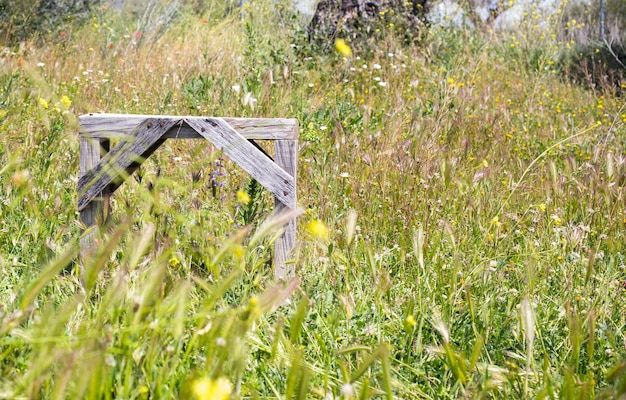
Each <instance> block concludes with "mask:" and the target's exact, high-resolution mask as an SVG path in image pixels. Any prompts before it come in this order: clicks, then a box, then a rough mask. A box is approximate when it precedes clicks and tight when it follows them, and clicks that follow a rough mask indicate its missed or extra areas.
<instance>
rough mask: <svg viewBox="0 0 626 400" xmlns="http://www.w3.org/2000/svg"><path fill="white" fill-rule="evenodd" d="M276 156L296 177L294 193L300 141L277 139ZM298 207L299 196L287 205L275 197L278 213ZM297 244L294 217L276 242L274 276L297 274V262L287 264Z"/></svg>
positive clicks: (282, 276) (284, 277)
mask: <svg viewBox="0 0 626 400" xmlns="http://www.w3.org/2000/svg"><path fill="white" fill-rule="evenodd" d="M274 143H275V144H274V148H275V150H276V156H275V158H274V162H275V163H276V164H277V165H278V166H279V167H281V168H282V169H284V170H285V172H287V173H288V174H289V175H291V176H293V177H294V180H293V182H294V193H297V191H296V181H297V180H296V173H297V166H298V141H297V140H276V141H275V142H274ZM296 207H297V196H296V195H294V197H293V203H292V204H289V205H286V204H284V203H282V202H281V201H279V200H278V198H276V197H275V198H274V210H275V213H276V214H280V213H281V212H283V211H285V210H287V209H291V210H295V209H296ZM295 246H296V219H295V218H292V219H291V220H290V221H289V222H288V223H287V225H286V226H285V232H284V233H283V234H282V236H281V237H280V238H278V239H277V240H276V242H275V244H274V278H276V279H277V280H286V279H289V278H292V277H294V276H295V273H296V268H295V264H293V263H291V264H287V262H288V261H289V260H290V259H293V257H294V250H295Z"/></svg>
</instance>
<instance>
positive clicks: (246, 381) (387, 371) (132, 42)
mask: <svg viewBox="0 0 626 400" xmlns="http://www.w3.org/2000/svg"><path fill="white" fill-rule="evenodd" d="M197 3H198V4H200V3H201V2H197ZM216 4H217V3H216ZM192 5H195V3H194V4H192ZM270 6H271V4H270V3H265V2H249V5H248V6H247V8H245V13H244V21H243V22H241V21H240V15H239V14H237V15H236V17H235V16H233V14H232V13H231V14H228V13H225V12H224V9H223V8H220V7H218V6H215V8H213V9H211V8H209V7H207V8H206V9H205V11H204V13H203V12H198V11H197V10H191V11H189V12H187V13H186V14H183V13H180V14H177V16H176V18H172V19H167V21H168V22H167V24H166V25H167V26H166V28H163V29H161V28H158V29H157V28H154V29H153V30H152V31H151V32H155V34H154V36H150V35H148V33H147V32H149V31H150V30H149V29H147V28H145V27H147V26H152V25H151V23H148V24H144V25H138V24H141V23H142V22H141V21H139V20H137V21H134V20H132V19H129V18H130V17H129V16H128V15H121V14H118V13H116V12H112V11H106V10H101V12H100V13H99V14H98V16H97V18H96V19H95V20H93V21H90V23H89V24H86V25H83V26H80V25H76V26H73V27H72V29H69V30H68V31H67V36H66V39H65V41H64V42H59V43H58V42H54V41H52V42H50V44H47V45H41V46H39V47H36V46H30V45H29V47H28V48H24V49H21V50H19V49H16V51H15V52H11V51H10V50H7V51H5V52H3V53H2V54H1V55H0V57H1V59H0V287H2V288H3V290H2V291H1V292H0V397H2V396H4V397H11V398H14V397H37V398H61V397H63V398H66V397H67V398H96V397H97V398H100V397H116V398H117V397H120V398H121V397H124V398H194V397H195V398H212V397H211V396H213V398H215V397H218V398H227V397H228V394H229V393H231V392H232V397H233V398H331V397H332V398H341V397H343V398H362V399H368V398H459V397H464V398H480V397H487V398H533V397H543V398H545V397H549V398H572V397H576V398H596V397H598V398H619V396H623V395H624V392H625V382H626V378H625V376H626V374H625V372H624V371H626V369H625V367H624V363H623V360H624V359H626V351H625V347H624V343H625V337H624V331H625V330H624V327H625V326H626V314H624V311H623V307H622V304H623V302H624V298H625V296H626V289H625V288H624V285H625V279H626V278H625V277H626V272H625V269H624V268H625V267H624V265H626V249H625V246H624V244H625V243H626V240H625V238H624V232H625V229H624V228H625V226H626V214H625V212H624V207H623V196H624V190H623V189H624V183H625V182H626V164H625V163H624V157H623V154H624V153H625V152H624V145H625V144H626V142H625V137H626V135H625V134H624V131H625V129H626V109H625V108H624V102H623V98H622V97H620V96H621V93H620V92H617V91H615V90H614V87H612V86H606V87H603V86H601V85H600V86H596V87H595V88H593V89H589V88H588V87H585V86H578V85H575V84H573V83H572V82H571V81H567V80H565V79H563V75H562V73H563V72H567V71H568V68H571V67H572V65H571V64H569V63H568V61H567V60H570V59H569V58H567V57H566V55H567V52H568V51H569V50H570V49H568V48H567V46H566V45H567V43H566V42H563V41H562V40H561V39H560V37H559V36H558V35H555V36H554V37H552V36H551V35H546V34H543V35H542V33H541V32H525V33H524V34H520V35H517V34H507V35H502V36H494V35H491V34H489V35H487V34H482V33H476V32H474V33H471V32H464V33H463V34H461V35H459V34H456V33H455V34H451V33H450V32H446V31H443V30H439V31H431V32H429V33H427V34H426V35H425V42H423V43H422V44H421V45H420V46H414V45H408V44H406V43H405V42H403V41H399V40H396V39H394V38H393V37H392V36H389V37H386V38H383V39H381V42H380V43H378V45H377V46H376V47H373V48H371V49H369V50H368V51H364V52H361V51H360V50H359V49H358V48H356V47H355V48H353V49H352V55H351V56H344V55H342V54H331V55H329V54H327V53H318V52H317V51H314V50H315V49H314V48H312V47H308V50H307V51H309V53H308V54H306V55H305V54H304V53H305V52H304V51H303V49H305V48H307V46H308V45H307V44H306V43H302V42H300V41H296V40H298V38H301V36H299V34H298V33H297V32H298V31H299V28H298V27H297V26H296V25H295V22H293V21H292V20H291V19H290V18H289V17H288V15H289V13H288V12H287V11H286V10H283V11H281V13H276V14H273V13H271V12H270V11H271V7H270ZM161 11H162V13H163V15H169V14H167V13H166V11H167V10H166V9H163V10H161ZM161 11H158V12H157V11H154V12H153V14H152V15H155V16H156V15H161ZM224 15H226V16H224ZM155 20H158V18H156V17H155V18H147V17H146V19H145V21H155ZM129 21H131V22H129ZM164 21H165V20H164ZM137 26H142V27H143V28H141V30H138V29H137ZM137 32H140V33H141V35H137ZM294 32H295V33H294ZM157 33H158V34H157ZM279 33H280V34H279ZM283 33H284V34H283ZM534 35H536V36H534ZM148 36H150V37H152V38H153V39H151V40H147V37H148ZM142 38H143V40H139V39H142ZM328 44H329V45H330V47H332V46H333V45H334V44H333V43H332V42H329V43H328ZM348 45H350V43H348ZM59 65H63V68H58V66H59ZM99 110H102V111H108V112H134V113H146V114H151V113H163V114H173V115H184V114H194V115H213V116H235V117H242V116H245V117H257V116H262V117H296V118H298V120H299V122H300V134H301V136H300V158H299V165H298V180H297V182H298V197H299V204H300V206H302V207H303V208H305V209H306V215H305V216H303V217H301V218H300V220H299V223H298V226H299V230H298V247H297V252H296V255H295V258H294V260H293V263H294V264H293V265H295V267H296V274H297V280H294V281H290V282H286V283H282V282H281V283H277V282H273V281H272V274H271V270H270V268H271V267H270V265H271V249H272V244H273V240H274V238H275V235H276V232H275V231H274V230H272V229H269V228H267V226H268V225H266V224H263V223H262V221H264V220H265V219H266V218H268V215H269V214H270V210H271V209H272V199H271V196H269V195H268V194H267V193H266V192H265V190H263V189H262V188H261V187H260V185H259V184H258V183H257V182H255V181H254V180H251V179H250V178H249V177H247V176H246V175H245V174H244V173H243V171H241V170H239V168H238V167H237V166H236V165H235V164H233V163H231V162H230V161H229V160H227V159H226V158H224V157H223V154H222V153H221V152H219V151H217V150H216V149H212V148H211V147H210V146H209V145H208V144H207V143H206V142H205V141H197V142H196V141H182V140H181V141H171V142H166V143H165V144H164V145H163V146H162V147H161V148H160V149H159V151H157V152H156V153H155V154H154V155H153V156H151V157H150V159H149V160H147V161H146V162H145V163H144V164H143V165H142V167H141V170H140V173H138V174H135V175H134V179H129V180H128V181H127V182H125V183H124V184H123V185H122V186H121V187H120V189H119V190H118V191H117V192H116V193H115V195H114V196H113V198H112V201H111V203H112V204H111V208H112V213H111V215H110V216H109V222H108V224H106V225H104V226H103V227H102V228H101V229H100V231H99V233H98V236H97V243H98V248H97V251H96V252H95V253H94V254H92V255H90V256H89V257H87V258H86V259H85V260H84V262H83V266H84V267H85V269H86V273H85V274H84V275H82V274H81V272H80V268H79V265H78V251H79V242H80V238H81V235H82V232H81V226H80V223H79V222H78V219H79V216H78V213H77V212H76V209H75V207H76V181H77V179H78V136H77V134H76V132H77V130H78V124H77V121H76V115H80V114H83V113H86V112H96V111H99ZM258 145H259V146H260V147H261V148H262V149H263V151H265V152H267V153H268V154H270V155H271V154H272V148H271V145H268V144H266V143H261V142H259V143H258ZM81 280H83V281H84V282H83V283H82V284H81ZM222 396H224V397H222Z"/></svg>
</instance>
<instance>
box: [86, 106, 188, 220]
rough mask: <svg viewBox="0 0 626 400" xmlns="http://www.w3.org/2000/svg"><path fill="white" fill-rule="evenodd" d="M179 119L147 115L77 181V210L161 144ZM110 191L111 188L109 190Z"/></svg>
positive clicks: (121, 178) (120, 178)
mask: <svg viewBox="0 0 626 400" xmlns="http://www.w3.org/2000/svg"><path fill="white" fill-rule="evenodd" d="M179 122H180V120H175V119H158V118H148V119H146V120H145V121H144V122H142V123H141V124H140V125H139V126H138V127H137V128H136V129H135V131H134V132H133V134H132V135H130V136H129V137H128V140H124V141H122V142H121V143H119V144H118V145H117V146H115V147H114V148H113V149H112V150H111V151H110V152H109V153H107V154H106V155H105V156H104V157H103V158H102V159H101V160H100V162H99V163H98V164H97V165H96V166H95V167H93V168H92V169H91V170H89V171H87V172H86V173H85V174H84V175H83V176H81V177H80V178H79V180H78V196H79V198H78V210H79V211H81V210H83V209H84V208H85V207H86V206H87V204H89V203H90V202H91V201H92V200H93V199H94V197H96V196H97V195H98V194H99V193H101V192H102V191H103V190H104V189H105V188H107V187H108V186H109V185H111V184H113V185H114V187H117V186H119V184H120V183H121V182H123V181H124V180H125V178H126V177H127V176H129V175H131V174H132V173H133V172H134V171H135V170H136V169H137V167H139V165H141V163H142V162H143V161H144V160H145V159H146V158H148V157H149V156H150V155H151V154H152V153H154V151H155V150H156V149H157V148H158V147H159V146H160V145H161V143H162V142H163V140H164V139H162V137H163V135H164V134H165V133H166V132H167V131H169V130H170V128H172V127H173V126H174V125H176V124H177V123H179ZM111 191H113V190H111Z"/></svg>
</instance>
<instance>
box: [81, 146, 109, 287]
mask: <svg viewBox="0 0 626 400" xmlns="http://www.w3.org/2000/svg"><path fill="white" fill-rule="evenodd" d="M79 140H80V176H81V177H83V176H84V175H85V174H87V172H89V171H90V170H92V169H93V168H94V167H95V166H96V165H98V162H100V159H101V158H102V157H103V156H104V155H105V154H106V153H107V152H108V151H109V146H110V143H109V140H108V139H94V138H92V137H89V136H84V135H80V137H79ZM81 195H84V194H82V193H79V196H81ZM109 196H110V193H109V190H108V188H107V189H105V190H103V191H102V193H101V194H100V196H98V198H96V199H94V200H93V201H91V202H90V203H89V204H88V205H87V206H86V207H85V208H84V209H82V210H81V211H80V221H81V222H82V223H83V224H84V225H85V227H86V228H87V229H89V228H90V227H92V226H95V227H96V229H94V230H92V231H91V232H89V233H87V234H86V235H84V236H83V237H82V238H81V239H80V258H81V266H80V267H81V269H82V273H83V276H84V275H85V266H84V265H83V263H84V260H85V258H86V257H87V256H88V255H89V254H91V253H92V252H93V250H94V249H95V247H96V243H95V237H96V235H97V232H98V231H97V226H98V222H100V223H104V221H105V220H106V217H107V215H108V214H109V210H108V208H109Z"/></svg>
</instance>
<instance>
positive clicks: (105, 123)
mask: <svg viewBox="0 0 626 400" xmlns="http://www.w3.org/2000/svg"><path fill="white" fill-rule="evenodd" d="M80 123H81V132H80V146H81V150H80V178H79V181H78V192H79V199H78V209H79V211H80V216H81V221H82V222H83V223H84V224H85V226H86V227H90V226H94V225H95V226H97V225H98V223H101V222H104V219H105V218H106V214H107V212H106V210H108V198H109V196H110V194H111V193H112V192H113V191H114V190H115V189H116V188H117V187H118V186H119V185H120V184H121V183H122V182H123V181H124V180H125V179H126V178H127V177H128V176H129V175H131V174H132V173H133V172H134V171H135V169H136V168H137V167H138V166H139V165H140V164H141V163H142V162H143V161H144V160H145V159H146V158H148V157H149V156H150V155H151V154H152V153H153V152H154V151H155V150H156V149H157V148H158V147H159V146H160V145H161V143H163V141H165V140H166V139H168V138H205V139H207V140H208V141H210V142H211V143H212V144H213V145H215V146H216V147H217V148H219V149H221V150H222V151H223V152H224V154H225V155H226V156H228V157H229V158H230V159H231V160H232V161H234V162H235V163H237V164H238V165H239V166H241V167H242V168H243V169H244V170H245V171H246V172H247V173H248V174H250V175H251V176H252V177H253V178H254V179H256V180H257V181H258V182H259V183H260V184H261V185H262V186H264V187H265V188H266V189H267V190H269V191H270V192H271V193H272V194H274V197H275V214H276V215H279V216H282V219H283V220H284V221H287V222H286V226H285V232H284V234H283V235H282V236H281V237H280V238H279V239H277V241H276V243H275V251H274V254H275V255H274V276H275V278H276V279H279V280H285V279H289V278H291V277H293V276H294V275H295V264H294V263H290V262H289V261H290V260H293V258H294V248H295V244H296V228H297V227H296V216H297V212H296V208H297V196H296V173H297V158H298V140H297V138H298V122H297V120H295V119H275V118H272V119H269V118H268V119H266V118H207V117H174V116H164V117H160V116H148V115H120V114H89V115H83V116H81V117H80ZM113 137H121V138H122V139H123V140H121V141H120V143H119V144H118V145H116V146H115V148H113V150H111V151H110V152H107V151H108V143H109V138H113ZM252 139H261V140H264V139H269V140H275V150H276V156H275V161H274V160H272V159H271V158H270V157H269V156H268V155H267V154H265V152H264V151H263V150H262V149H261V148H260V147H259V146H258V145H256V143H254V142H252V141H251V140H252ZM103 145H104V146H105V147H106V149H105V151H103V150H102V146H103ZM103 153H105V154H103ZM103 210H104V211H103ZM282 223H283V222H282V221H281V224H282ZM96 233H97V230H92V231H90V233H89V234H87V235H85V236H84V237H83V238H82V239H81V257H82V258H83V259H84V255H85V254H88V253H89V252H91V251H92V250H93V248H94V247H95V235H96ZM83 274H84V270H83Z"/></svg>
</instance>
